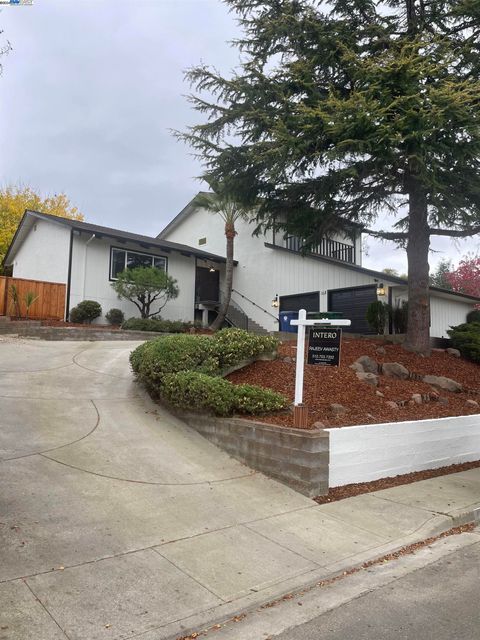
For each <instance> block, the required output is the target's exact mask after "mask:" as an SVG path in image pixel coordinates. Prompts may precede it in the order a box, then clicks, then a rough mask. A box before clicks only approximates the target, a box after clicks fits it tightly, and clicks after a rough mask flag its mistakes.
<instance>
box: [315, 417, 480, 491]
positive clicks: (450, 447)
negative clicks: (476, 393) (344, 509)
mask: <svg viewBox="0 0 480 640" xmlns="http://www.w3.org/2000/svg"><path fill="white" fill-rule="evenodd" d="M327 431H328V432H329V434H330V472H329V486H330V487H338V486H342V485H345V484H351V483H356V482H370V481H371V480H378V479H379V478H387V477H390V476H397V475H400V474H403V473H411V472H413V471H423V470H424V469H436V468H438V467H444V466H447V465H450V464H458V463H461V462H470V461H472V460H480V415H472V416H460V417H454V418H438V419H434V420H418V421H412V422H392V423H387V424H372V425H361V426H357V427H342V428H341V429H327Z"/></svg>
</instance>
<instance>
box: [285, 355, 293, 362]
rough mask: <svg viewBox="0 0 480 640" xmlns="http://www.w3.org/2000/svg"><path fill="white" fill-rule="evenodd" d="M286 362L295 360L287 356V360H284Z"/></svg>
mask: <svg viewBox="0 0 480 640" xmlns="http://www.w3.org/2000/svg"><path fill="white" fill-rule="evenodd" d="M283 361H284V362H293V358H290V356H285V358H283Z"/></svg>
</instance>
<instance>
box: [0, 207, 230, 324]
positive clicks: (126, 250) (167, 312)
mask: <svg viewBox="0 0 480 640" xmlns="http://www.w3.org/2000/svg"><path fill="white" fill-rule="evenodd" d="M224 263H225V258H224V257H222V256H221V255H214V254H212V253H208V252H207V251H205V250H203V249H201V248H200V249H195V248H193V247H187V246H185V245H183V244H180V243H177V242H171V241H169V240H162V239H159V238H152V237H149V236H142V235H139V234H136V233H129V232H126V231H121V230H118V229H110V228H108V227H101V226H98V225H96V224H89V223H87V222H79V221H77V220H70V219H68V218H60V217H57V216H52V215H48V214H45V213H39V212H37V211H26V212H25V214H24V215H23V217H22V220H21V221H20V224H19V226H18V229H17V231H16V233H15V236H14V238H13V240H12V243H11V245H10V247H9V249H8V251H7V254H6V256H5V259H4V265H5V266H10V267H11V268H12V275H13V277H15V278H26V279H30V280H42V281H46V282H56V283H63V284H65V285H66V303H65V318H68V315H69V312H70V309H72V308H73V307H74V306H75V305H77V304H78V303H79V302H81V301H82V300H96V301H97V302H99V303H100V304H101V306H102V312H103V315H102V317H100V318H99V319H98V320H97V322H105V318H104V316H105V314H106V313H107V312H108V311H109V310H110V309H111V308H114V307H115V308H118V309H122V311H123V312H124V313H125V316H126V317H127V318H129V317H135V316H138V315H139V313H138V309H137V308H136V307H135V305H134V304H133V303H131V302H129V301H128V300H119V299H118V298H117V295H116V293H115V292H114V290H113V289H112V287H111V283H112V282H113V281H114V279H115V277H116V274H117V273H119V271H122V270H123V269H125V267H126V266H132V267H133V266H155V267H158V268H160V269H165V270H166V271H167V272H168V273H169V274H170V275H172V276H173V277H174V278H176V279H177V281H178V286H179V290H180V292H179V295H178V297H177V298H176V299H174V300H171V301H169V303H168V304H167V305H166V307H165V308H164V310H163V311H162V317H164V318H167V319H171V320H179V319H181V320H193V317H194V300H195V270H196V268H197V266H198V267H199V268H201V267H204V268H205V269H207V267H208V268H213V265H214V266H215V269H217V270H219V269H221V266H222V264H224Z"/></svg>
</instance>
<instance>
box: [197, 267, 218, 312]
mask: <svg viewBox="0 0 480 640" xmlns="http://www.w3.org/2000/svg"><path fill="white" fill-rule="evenodd" d="M219 300H220V272H219V271H218V270H217V269H215V271H210V269H209V268H208V267H197V270H196V278H195V302H197V303H200V302H202V303H205V302H219Z"/></svg>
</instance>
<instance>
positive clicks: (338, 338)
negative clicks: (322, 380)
mask: <svg viewBox="0 0 480 640" xmlns="http://www.w3.org/2000/svg"><path fill="white" fill-rule="evenodd" d="M341 342H342V330H341V329H338V328H333V327H311V328H310V334H309V336H308V350H307V363H308V364H319V365H322V366H324V367H325V366H327V367H328V366H332V367H338V365H339V364H340V348H341Z"/></svg>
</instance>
